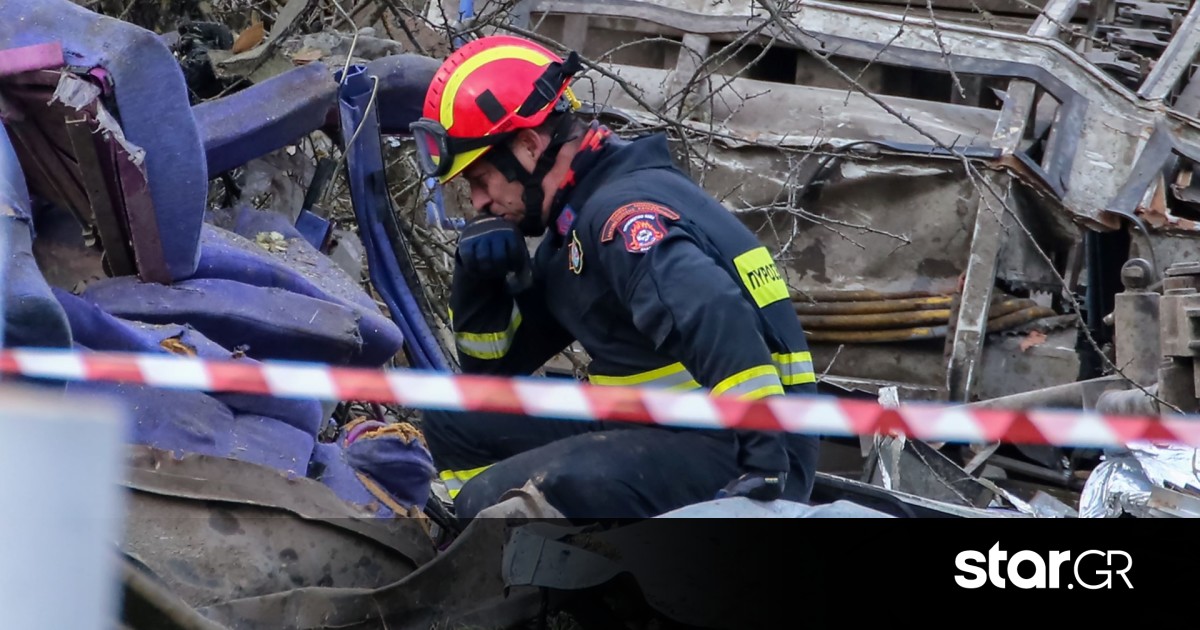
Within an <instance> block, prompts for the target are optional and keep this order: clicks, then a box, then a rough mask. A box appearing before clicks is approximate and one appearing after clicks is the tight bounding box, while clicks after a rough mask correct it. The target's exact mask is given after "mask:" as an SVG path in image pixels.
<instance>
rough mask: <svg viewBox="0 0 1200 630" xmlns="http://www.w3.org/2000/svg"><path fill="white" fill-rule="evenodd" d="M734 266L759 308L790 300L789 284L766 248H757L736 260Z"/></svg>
mask: <svg viewBox="0 0 1200 630" xmlns="http://www.w3.org/2000/svg"><path fill="white" fill-rule="evenodd" d="M733 265H734V266H735V267H737V270H738V275H740V276H741V277H742V283H743V284H745V285H746V288H747V289H748V290H749V291H750V295H751V297H753V298H754V303H755V304H757V305H758V307H759V308H762V307H764V306H766V305H768V304H773V303H775V302H778V301H779V300H786V299H788V297H789V294H788V288H787V284H785V283H784V282H783V278H782V277H780V275H779V269H778V267H776V266H775V259H773V258H771V252H769V251H767V248H766V247H757V248H755V249H752V250H750V251H748V252H746V253H744V254H742V255H741V256H738V257H737V258H734V259H733Z"/></svg>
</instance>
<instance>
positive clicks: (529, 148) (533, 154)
mask: <svg viewBox="0 0 1200 630" xmlns="http://www.w3.org/2000/svg"><path fill="white" fill-rule="evenodd" d="M541 140H542V138H541V136H539V135H538V134H537V133H536V132H533V131H530V130H524V131H522V132H521V133H520V134H518V135H517V137H516V138H514V139H513V142H512V145H511V150H512V153H513V155H514V156H516V158H517V160H519V161H520V162H521V165H522V166H524V167H525V169H526V170H528V171H532V170H533V167H534V165H535V164H536V163H537V158H538V156H539V155H541V149H542V148H544V146H543V143H542V142H540V141H541ZM463 178H464V179H466V180H467V183H468V184H469V185H470V186H471V205H472V206H474V208H475V210H477V211H479V212H481V213H487V214H492V215H494V216H498V217H502V218H504V219H505V220H508V221H512V222H514V223H519V222H520V221H521V217H524V216H525V212H526V208H525V202H524V201H523V200H522V195H523V194H524V192H525V187H524V186H522V185H521V183H520V182H510V181H508V179H507V178H506V177H504V175H503V174H502V173H501V172H500V170H499V169H497V168H496V166H495V165H493V164H492V163H491V162H489V161H487V160H475V162H473V163H472V164H471V165H470V166H468V167H467V168H466V169H464V170H463ZM547 179H549V178H547ZM542 184H543V187H544V188H546V187H549V182H548V181H543V182H542ZM546 205H549V204H548V203H547V204H546ZM538 211H540V212H542V215H543V218H544V217H545V215H546V209H545V208H539V209H538Z"/></svg>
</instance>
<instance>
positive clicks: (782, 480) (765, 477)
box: [717, 472, 787, 501]
mask: <svg viewBox="0 0 1200 630" xmlns="http://www.w3.org/2000/svg"><path fill="white" fill-rule="evenodd" d="M786 483H787V473H786V472H779V473H767V472H748V473H746V474H744V475H742V476H741V477H738V478H737V479H734V480H733V481H730V482H729V485H727V486H725V487H724V488H721V490H720V491H719V492H717V498H718V499H724V498H726V497H746V498H747V499H754V500H755V501H774V500H775V499H778V498H779V497H781V496H783V487H784V485H785V484H786Z"/></svg>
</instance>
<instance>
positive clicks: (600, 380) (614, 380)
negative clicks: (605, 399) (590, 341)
mask: <svg viewBox="0 0 1200 630" xmlns="http://www.w3.org/2000/svg"><path fill="white" fill-rule="evenodd" d="M588 382H590V383H591V384H593V385H611V386H626V387H628V386H639V387H661V388H665V389H672V390H689V389H700V383H697V382H696V379H695V378H692V375H691V374H690V373H688V371H687V369H686V368H684V367H683V364H682V363H672V364H671V365H667V366H664V367H660V368H657V369H654V370H650V371H649V372H639V373H637V374H630V375H628V376H604V375H603V374H592V375H591V376H589V377H588Z"/></svg>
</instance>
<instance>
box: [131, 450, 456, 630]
mask: <svg viewBox="0 0 1200 630" xmlns="http://www.w3.org/2000/svg"><path fill="white" fill-rule="evenodd" d="M128 463H129V465H130V469H129V476H128V479H127V481H126V484H125V485H126V486H127V487H128V488H129V489H130V490H132V492H131V493H130V505H129V512H130V513H131V514H136V515H137V517H136V518H132V519H129V524H128V526H127V531H126V534H125V540H124V544H123V546H124V550H125V551H126V552H127V553H128V554H130V555H131V556H133V557H135V558H137V559H138V560H139V561H140V562H142V563H143V564H145V565H146V566H147V567H149V568H150V569H151V570H152V571H153V572H154V573H155V574H156V576H157V577H158V578H159V579H160V580H162V581H163V582H164V583H165V584H166V585H167V586H168V588H170V590H171V591H172V592H174V593H175V594H177V595H179V596H180V597H182V598H183V600H184V601H186V602H187V603H188V604H189V605H191V606H195V607H204V606H210V605H215V604H220V603H224V602H228V601H232V600H235V599H240V598H246V597H255V596H262V595H269V594H272V593H280V592H284V591H290V590H292V589H296V588H303V587H331V588H336V589H372V588H378V587H381V586H384V585H386V584H390V583H393V582H395V581H397V580H400V579H402V578H403V577H405V576H407V575H409V574H411V573H412V572H413V571H414V570H415V569H416V568H417V567H419V566H421V565H423V564H425V563H427V562H429V561H430V560H432V559H433V556H434V550H433V547H432V542H431V540H430V539H429V538H428V536H427V534H426V532H425V530H424V528H423V526H422V525H421V523H420V521H418V520H416V519H410V518H395V519H376V518H373V513H372V512H371V511H370V510H368V509H366V508H355V507H354V506H352V505H351V504H349V503H346V502H343V501H341V500H340V499H338V498H337V497H336V496H335V495H334V494H333V492H332V491H331V490H330V489H329V488H327V487H325V486H323V485H321V484H320V483H318V482H315V481H311V480H307V479H303V478H289V477H288V476H286V475H281V474H280V473H278V472H276V471H273V470H271V469H269V468H264V467H261V466H256V465H252V464H247V463H243V462H236V461H232V460H227V459H221V458H213V457H206V456H201V455H188V456H186V457H184V458H182V459H176V458H174V457H172V456H171V455H170V454H167V453H165V452H163V451H159V450H155V449H151V448H148V447H137V446H134V447H130V449H129V458H128ZM229 625H230V627H231V628H233V627H241V625H240V624H238V623H230V624H229ZM274 627H276V628H278V627H281V624H280V623H279V621H276V625H275V626H274Z"/></svg>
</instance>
